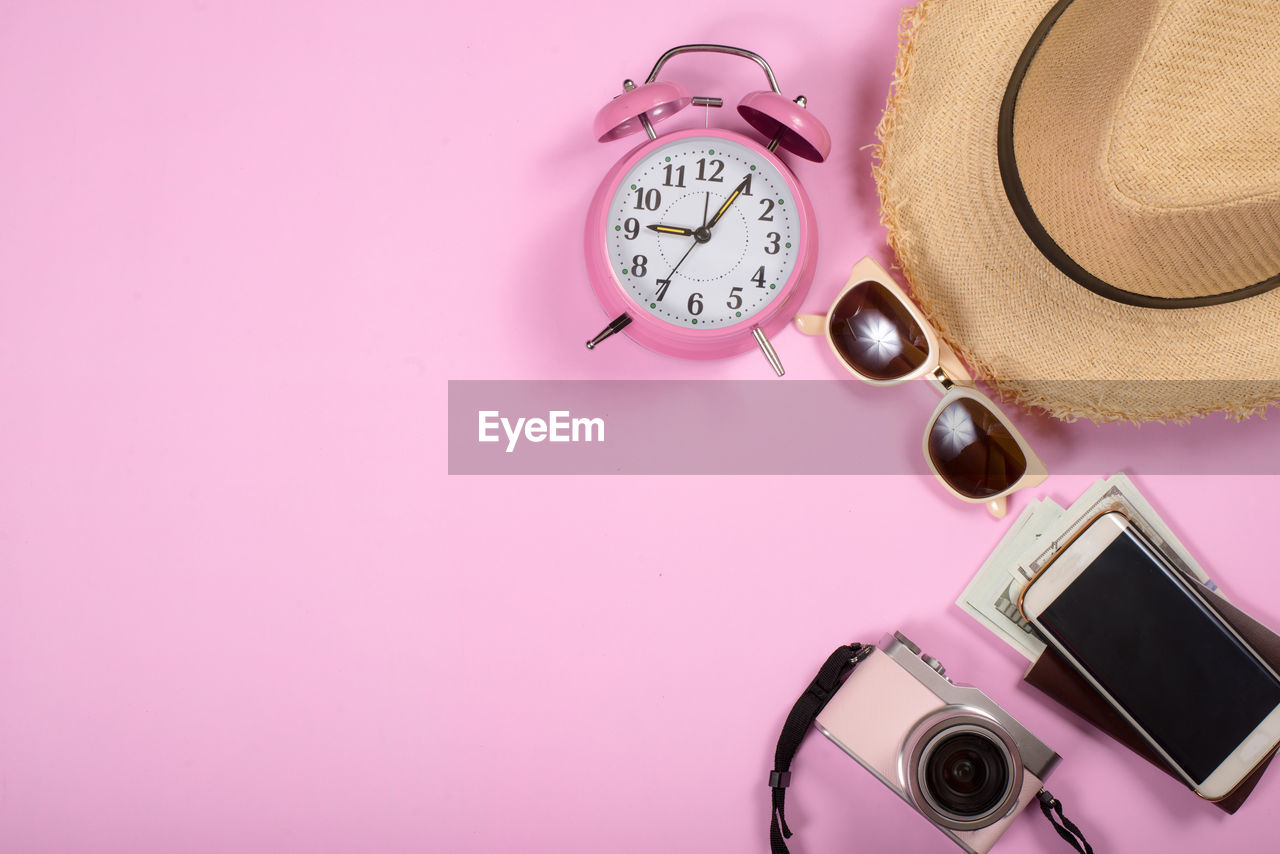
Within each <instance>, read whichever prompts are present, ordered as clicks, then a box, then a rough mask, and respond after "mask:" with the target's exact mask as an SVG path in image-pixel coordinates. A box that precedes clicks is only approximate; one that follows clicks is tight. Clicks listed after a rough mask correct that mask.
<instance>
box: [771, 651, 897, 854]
mask: <svg viewBox="0 0 1280 854" xmlns="http://www.w3.org/2000/svg"><path fill="white" fill-rule="evenodd" d="M873 649H875V647H873V646H871V645H870V644H860V643H851V644H846V645H845V646H842V647H840V648H839V649H837V650H836V651H835V652H833V653H831V655H830V656H829V657H828V658H827V662H826V664H824V665H822V669H821V670H819V671H818V675H817V676H815V677H813V681H812V682H810V683H809V687H808V688H806V689H804V693H803V694H801V695H800V699H798V700H796V704H795V705H794V706H792V707H791V714H789V715H787V722H786V723H785V724H783V725H782V734H781V735H779V736H778V747H777V749H776V750H775V751H774V753H773V772H772V773H771V774H769V788H771V789H772V790H773V819H772V821H771V822H770V823H769V849H770V850H771V851H772V852H773V854H788V851H787V843H786V842H785V841H784V840H786V839H790V838H791V828H789V827H787V816H786V810H785V805H786V799H787V786H788V785H790V784H791V760H792V759H794V758H795V755H796V751H797V750H799V749H800V742H801V741H803V740H804V737H805V735H806V734H807V733H808V732H809V727H810V726H812V725H813V721H814V719H815V718H817V717H818V713H819V712H821V711H822V710H823V709H824V708H825V707H826V705H827V701H828V700H830V699H831V697H832V695H834V694H835V692H836V691H837V690H838V689H839V688H840V685H841V683H842V682H844V677H845V676H847V675H848V674H849V672H850V671H852V670H853V668H855V667H857V666H858V662H860V661H862V659H864V658H866V657H867V656H868V655H870V654H871V651H872V650H873Z"/></svg>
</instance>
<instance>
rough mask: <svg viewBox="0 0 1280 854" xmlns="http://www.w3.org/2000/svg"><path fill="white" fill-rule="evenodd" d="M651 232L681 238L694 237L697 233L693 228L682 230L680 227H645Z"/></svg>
mask: <svg viewBox="0 0 1280 854" xmlns="http://www.w3.org/2000/svg"><path fill="white" fill-rule="evenodd" d="M645 228H648V229H649V230H650V231H656V232H658V233H659V234H676V235H679V236H680V237H693V236H694V235H695V234H697V232H696V231H695V230H694V229H692V228H681V227H680V226H678V225H648V226H645Z"/></svg>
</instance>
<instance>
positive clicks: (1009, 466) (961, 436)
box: [929, 397, 1027, 498]
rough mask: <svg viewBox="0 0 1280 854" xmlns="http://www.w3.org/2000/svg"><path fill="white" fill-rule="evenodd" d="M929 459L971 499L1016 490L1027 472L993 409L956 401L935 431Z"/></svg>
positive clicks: (968, 400)
mask: <svg viewBox="0 0 1280 854" xmlns="http://www.w3.org/2000/svg"><path fill="white" fill-rule="evenodd" d="M929 459H930V460H931V461H932V462H933V465H934V468H935V469H936V470H937V471H938V472H939V474H941V475H942V477H943V479H945V480H946V481H947V483H949V484H950V485H951V488H952V489H954V490H956V491H957V492H959V493H960V494H961V495H964V496H966V497H968V498H988V497H990V496H992V495H997V494H999V493H1001V492H1004V491H1005V490H1006V489H1008V488H1009V487H1011V486H1013V485H1014V484H1015V483H1017V482H1018V480H1019V479H1020V478H1021V477H1022V476H1023V475H1024V474H1025V473H1026V471H1027V457H1026V454H1024V453H1023V452H1022V448H1021V447H1019V446H1018V442H1017V441H1016V440H1015V439H1014V438H1013V436H1011V435H1010V434H1009V431H1008V429H1007V428H1006V427H1005V426H1004V424H1002V423H1001V422H1000V419H999V418H997V417H996V414H995V413H994V412H992V411H991V410H990V409H989V408H988V407H986V406H984V405H983V404H982V403H980V402H978V401H976V400H973V399H971V398H968V397H960V398H956V399H955V400H954V401H952V402H951V403H950V404H949V405H948V406H947V407H945V408H944V409H943V410H942V411H941V412H939V413H938V417H937V418H936V419H934V422H933V424H932V426H930V428H929Z"/></svg>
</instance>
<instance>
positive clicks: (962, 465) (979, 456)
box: [796, 258, 1049, 518]
mask: <svg viewBox="0 0 1280 854" xmlns="http://www.w3.org/2000/svg"><path fill="white" fill-rule="evenodd" d="M796 326H798V327H799V328H800V331H801V332H804V333H805V334H808V335H826V336H827V342H828V343H829V344H830V345H831V350H832V352H834V353H835V354H836V356H838V357H839V358H840V361H841V362H843V363H844V366H845V367H846V368H848V369H849V371H850V372H851V373H853V375H854V376H856V377H857V378H858V379H860V380H863V381H864V382H868V383H870V384H872V385H881V386H885V385H896V384H897V383H901V382H906V381H907V380H913V379H916V378H918V377H924V378H926V379H928V380H929V381H930V382H931V383H932V384H933V385H934V387H935V388H937V389H938V390H940V391H941V392H942V395H943V396H942V402H941V403H939V404H938V408H937V409H935V410H934V412H933V417H932V418H930V419H929V423H928V426H927V427H926V428H925V431H924V457H925V460H927V461H928V463H929V468H930V470H932V471H933V473H934V475H935V476H936V477H937V478H938V480H940V481H942V485H943V486H945V487H946V488H947V490H948V491H949V492H951V494H952V495H955V496H956V497H957V498H959V499H960V500H962V501H968V502H970V503H971V504H986V505H987V508H988V509H989V510H990V511H991V513H992V514H993V515H994V516H996V517H997V518H1000V517H1002V516H1004V514H1005V511H1006V509H1007V502H1006V499H1007V498H1008V496H1009V494H1010V493H1011V492H1016V491H1017V490H1019V489H1026V488H1028V487H1032V486H1037V485H1039V484H1040V483H1043V482H1044V479H1045V478H1046V477H1048V476H1049V472H1048V471H1047V470H1046V469H1045V467H1044V463H1042V462H1041V461H1040V458H1039V457H1037V456H1036V455H1035V453H1034V452H1033V451H1032V450H1031V447H1030V446H1029V445H1028V444H1027V440H1026V439H1024V438H1022V434H1021V433H1019V432H1018V429H1017V428H1016V427H1014V426H1013V424H1012V423H1011V422H1010V421H1009V419H1008V418H1005V416H1004V413H1002V412H1001V411H1000V410H999V409H997V408H996V405H995V404H994V403H992V402H991V399H990V398H988V397H987V396H986V395H985V394H983V393H982V392H980V391H978V390H977V389H975V388H974V387H973V378H972V377H971V376H970V375H969V372H968V371H967V370H965V367H964V365H962V364H961V363H960V359H959V358H958V357H957V356H956V354H955V351H953V350H952V349H951V348H950V347H949V346H947V344H946V343H945V342H943V341H942V339H940V338H939V337H938V334H937V333H936V332H934V330H933V327H932V326H930V325H929V322H928V321H926V320H925V319H924V315H923V314H922V313H921V312H920V310H919V309H918V308H916V306H915V303H913V302H911V300H910V299H908V298H907V295H906V294H905V293H903V291H902V289H901V288H899V287H898V285H897V283H896V282H894V281H893V279H892V278H890V277H889V274H888V273H887V272H885V269H884V268H883V267H881V266H880V265H879V264H877V263H876V262H875V260H874V259H872V258H863V259H862V260H861V261H859V262H858V263H857V264H855V265H854V267H853V272H852V273H850V275H849V282H848V284H846V285H845V286H844V290H842V291H841V292H840V296H838V297H836V301H835V303H834V304H833V305H832V306H831V311H829V312H827V315H826V317H822V316H820V315H816V314H801V315H797V316H796Z"/></svg>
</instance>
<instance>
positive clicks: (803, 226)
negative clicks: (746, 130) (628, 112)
mask: <svg viewBox="0 0 1280 854" xmlns="http://www.w3.org/2000/svg"><path fill="white" fill-rule="evenodd" d="M689 137H703V138H710V139H723V140H729V141H731V142H736V143H738V144H739V145H745V146H747V147H748V148H750V149H751V150H752V151H753V152H755V153H756V154H758V155H759V156H760V157H762V158H764V159H765V160H766V161H768V162H769V163H770V164H771V165H772V166H773V167H774V168H776V169H777V170H778V173H779V174H780V175H781V176H782V178H783V180H784V181H785V182H786V184H787V189H789V190H790V191H791V194H792V195H793V196H794V197H795V200H796V207H797V208H798V211H799V231H800V235H799V243H798V246H797V248H796V258H797V260H796V265H795V267H794V268H792V271H791V275H790V277H788V278H787V280H786V282H784V283H783V284H782V285H781V286H780V287H779V289H778V295H777V296H775V297H774V298H773V300H772V301H770V303H769V305H767V306H765V307H764V308H763V309H761V310H760V311H759V312H757V313H756V314H755V315H753V316H752V317H749V318H747V319H745V320H742V321H740V322H738V323H734V324H732V325H729V326H724V327H721V328H719V329H706V330H703V329H690V328H685V327H680V326H676V325H674V324H671V323H667V322H666V321H664V320H661V319H659V318H657V317H654V316H653V315H652V314H650V313H649V312H648V310H647V309H645V308H644V307H643V306H641V305H640V304H639V303H637V302H636V301H635V300H634V299H632V297H631V295H630V294H629V293H627V291H626V288H624V287H623V285H622V283H621V282H620V281H618V277H617V273H616V272H615V270H614V268H613V265H612V264H611V263H610V262H609V250H608V246H607V244H606V235H607V231H606V228H607V225H608V222H607V221H608V214H609V202H610V201H611V200H612V199H613V197H614V195H615V194H616V193H617V192H618V187H619V185H620V184H621V183H622V179H623V178H624V177H625V176H626V174H627V173H628V172H630V171H631V168H632V167H633V166H635V165H636V164H637V163H638V162H640V160H641V159H643V158H644V157H645V156H646V155H647V154H648V153H649V152H650V151H652V150H653V149H655V148H658V147H659V146H663V145H666V144H667V143H670V142H675V141H677V140H680V139H687V138H689ZM586 253H587V277H588V279H589V280H590V282H591V289H592V290H593V291H594V292H595V294H596V298H597V299H599V301H600V305H601V307H602V308H603V309H604V312H605V314H606V315H608V316H609V317H617V316H619V315H621V314H627V315H628V316H630V318H631V322H630V323H629V324H628V325H627V326H626V327H625V328H624V329H623V330H622V331H623V332H624V333H625V334H626V335H627V336H629V337H630V338H631V339H632V340H634V341H635V342H636V343H638V344H641V345H643V346H645V347H647V348H649V349H650V350H654V351H656V352H659V353H665V354H668V355H671V356H679V357H681V358H685V359H720V358H723V357H725V356H733V355H737V354H738V353H744V352H746V351H747V350H750V349H752V348H754V347H755V346H756V345H757V343H758V342H757V339H756V337H755V334H754V333H755V330H756V329H757V328H758V329H759V330H760V331H761V332H763V333H764V334H765V335H766V336H769V335H772V334H773V333H775V332H777V331H779V330H780V329H782V328H783V327H784V326H786V325H787V324H788V323H789V322H790V320H791V316H792V315H793V314H795V311H796V309H797V308H798V307H799V305H800V303H801V302H802V301H803V300H804V297H805V294H806V293H808V291H809V286H810V285H811V284H812V283H813V274H814V270H815V268H816V266H817V261H818V224H817V220H816V219H815V217H814V215H813V205H812V203H811V202H810V201H809V196H808V195H807V194H806V193H805V191H804V187H802V186H801V185H800V182H799V181H798V180H797V179H796V177H795V175H794V174H793V173H792V172H791V169H790V168H788V166H787V165H786V163H784V162H783V161H782V159H781V158H780V157H778V156H777V155H776V154H774V153H773V152H771V151H769V150H768V149H767V148H765V147H764V146H763V145H761V144H760V143H758V142H756V141H755V140H753V139H751V138H749V137H747V136H744V135H742V134H740V133H738V132H736V131H732V130H728V129H725V128H693V129H689V130H682V131H675V132H673V133H669V134H664V135H662V136H659V137H658V138H657V139H651V140H649V139H647V140H645V141H644V142H643V143H642V144H640V145H638V146H636V147H635V148H634V149H632V150H631V151H630V152H628V153H627V155H626V156H625V157H623V158H622V159H621V160H620V161H618V163H617V164H616V165H615V166H614V167H613V168H612V169H611V170H609V173H608V174H607V175H606V176H605V179H604V181H603V182H602V183H601V184H600V188H599V189H598V190H596V194H595V197H594V198H593V199H592V200H591V207H590V208H589V209H588V212H587V227H586Z"/></svg>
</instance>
